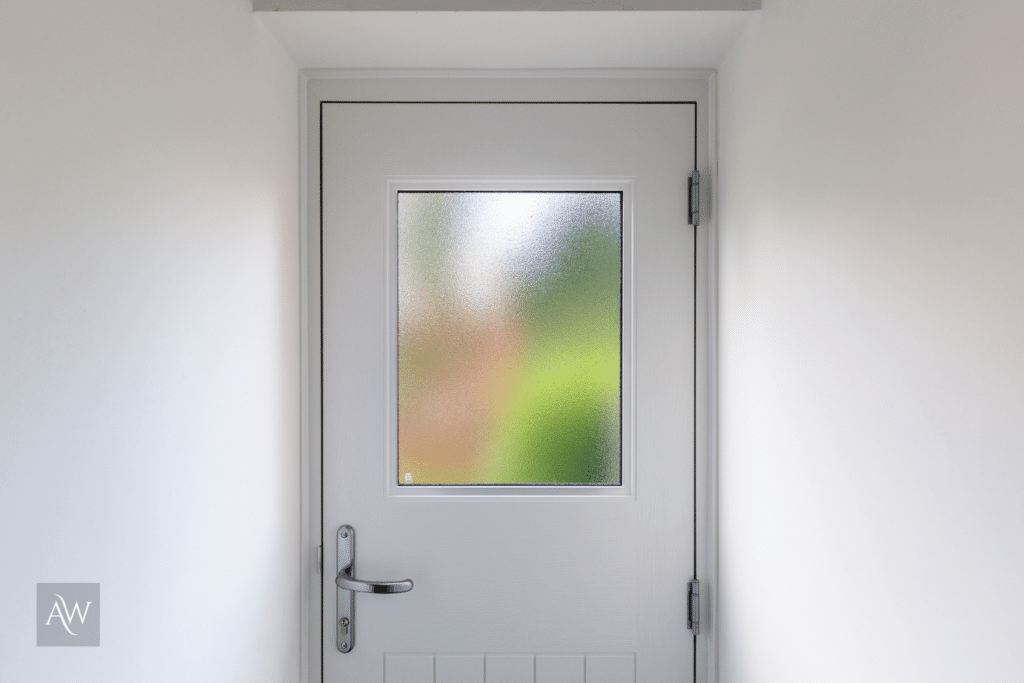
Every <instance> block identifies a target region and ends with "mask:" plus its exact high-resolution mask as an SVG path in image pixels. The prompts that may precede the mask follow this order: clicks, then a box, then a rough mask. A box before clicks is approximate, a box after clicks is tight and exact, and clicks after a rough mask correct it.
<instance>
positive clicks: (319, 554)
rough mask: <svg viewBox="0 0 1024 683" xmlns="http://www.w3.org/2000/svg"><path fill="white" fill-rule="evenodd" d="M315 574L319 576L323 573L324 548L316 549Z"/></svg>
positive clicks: (319, 546) (320, 546)
mask: <svg viewBox="0 0 1024 683" xmlns="http://www.w3.org/2000/svg"><path fill="white" fill-rule="evenodd" d="M316 573H317V574H319V575H321V576H323V573H324V547H323V546H322V545H318V546H317V547H316Z"/></svg>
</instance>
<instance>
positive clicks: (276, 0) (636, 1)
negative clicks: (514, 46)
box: [252, 0, 761, 12]
mask: <svg viewBox="0 0 1024 683" xmlns="http://www.w3.org/2000/svg"><path fill="white" fill-rule="evenodd" d="M252 8H253V11H255V12H277V11H282V12H289V11H297V12H312V11H345V12H432V11H439V12H537V11H540V12H584V11H599V12H609V11H613V12H614V11H632V12H660V11H692V10H699V11H700V10H703V11H708V10H727V11H744V10H759V9H761V0H253V2H252Z"/></svg>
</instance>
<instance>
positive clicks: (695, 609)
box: [686, 579, 700, 636]
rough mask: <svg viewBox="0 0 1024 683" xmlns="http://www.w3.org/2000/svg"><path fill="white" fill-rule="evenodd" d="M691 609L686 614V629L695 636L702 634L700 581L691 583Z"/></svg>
mask: <svg viewBox="0 0 1024 683" xmlns="http://www.w3.org/2000/svg"><path fill="white" fill-rule="evenodd" d="M689 586H690V591H689V600H688V602H689V608H688V609H687V614H686V628H688V629H690V630H691V631H693V635H695V636H696V635H699V634H700V581H698V580H697V579H694V580H693V581H691V582H690V583H689Z"/></svg>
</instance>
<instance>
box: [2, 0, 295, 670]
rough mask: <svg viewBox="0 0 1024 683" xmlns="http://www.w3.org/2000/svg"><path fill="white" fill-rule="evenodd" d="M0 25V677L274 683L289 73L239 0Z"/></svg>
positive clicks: (182, 2) (282, 477)
mask: <svg viewBox="0 0 1024 683" xmlns="http://www.w3.org/2000/svg"><path fill="white" fill-rule="evenodd" d="M0 15H2V16H0V568H2V580H0V678H2V679H3V680H10V681H15V680H17V681H34V682H38V683H43V682H46V681H58V680H77V681H96V682H99V681H103V682H114V681H125V682H128V681H131V682H132V683H136V682H137V681H147V682H156V681H175V682H176V683H177V682H179V681H217V682H218V683H223V682H227V681H240V682H241V681H245V682H246V683H252V682H255V681H260V682H262V681H267V682H270V681H273V682H275V683H276V682H285V681H296V680H298V676H299V658H300V645H299V642H298V640H299V602H300V601H299V598H300V596H299V590H300V588H299V578H300V577H299V574H300V572H299V567H298V563H299V511H300V500H299V495H300V493H299V492H300V489H299V412H298V411H299V363H298V359H299V337H298V334H299V320H298V301H299V289H298V288H299V274H298V263H299V258H298V229H297V222H298V221H297V213H298V209H297V206H298V189H297V181H296V179H297V177H298V170H297V157H298V152H297V149H298V148H297V120H298V115H297V108H296V107H297V104H296V103H297V100H298V97H297V92H296V84H297V73H296V68H295V65H294V64H293V63H292V61H291V60H290V59H289V57H288V56H287V55H286V54H285V53H284V52H283V50H282V49H281V48H280V47H279V46H278V44H277V43H276V42H275V41H274V39H273V38H272V37H270V35H269V34H268V33H267V32H266V31H265V30H264V29H263V27H262V25H261V24H260V23H259V21H258V20H257V19H255V18H254V16H253V14H252V12H251V7H250V4H249V2H247V0H224V1H220V2H209V0H147V2H137V1H135V0H91V1H90V2H88V3H76V2H58V1H57V0H33V1H32V2H19V3H5V5H4V7H3V10H2V12H0ZM37 582H99V583H100V584H101V590H102V600H101V604H102V636H101V638H102V640H101V646H100V647H98V648H52V647H36V644H35V638H36V634H35V628H36V627H35V609H36V608H35V584H36V583H37Z"/></svg>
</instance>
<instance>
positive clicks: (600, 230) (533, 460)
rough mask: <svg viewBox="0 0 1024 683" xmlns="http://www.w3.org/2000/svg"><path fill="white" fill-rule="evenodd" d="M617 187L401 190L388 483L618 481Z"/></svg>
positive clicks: (619, 237) (619, 266) (619, 272)
mask: <svg viewBox="0 0 1024 683" xmlns="http://www.w3.org/2000/svg"><path fill="white" fill-rule="evenodd" d="M621 207H622V195H621V194H620V193H618V192H399V193H398V468H399V469H398V479H399V481H398V483H399V484H400V485H407V484H412V485H417V484H461V485H465V484H619V483H620V482H621V448H620V442H621V436H620V435H621V416H622V408H621V404H622V400H621V393H622V392H621V386H620V384H621V370H620V368H621V358H622V349H621V318H622V314H621V312H622V304H621V292H622V209H621Z"/></svg>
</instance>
